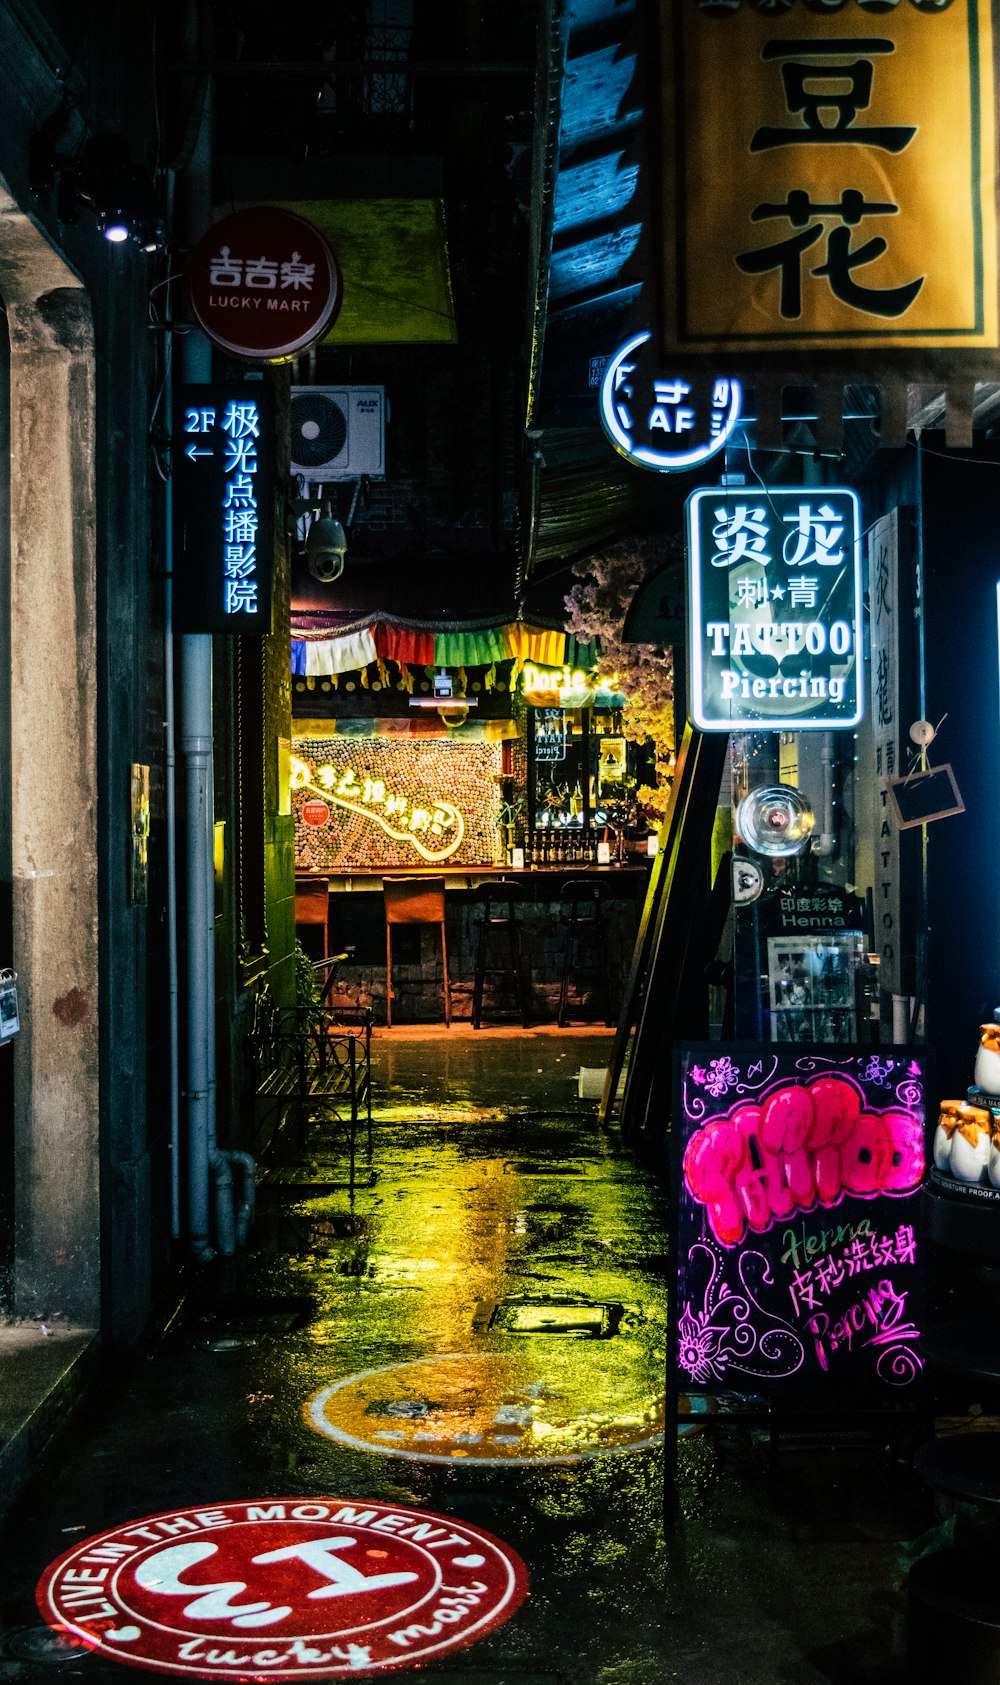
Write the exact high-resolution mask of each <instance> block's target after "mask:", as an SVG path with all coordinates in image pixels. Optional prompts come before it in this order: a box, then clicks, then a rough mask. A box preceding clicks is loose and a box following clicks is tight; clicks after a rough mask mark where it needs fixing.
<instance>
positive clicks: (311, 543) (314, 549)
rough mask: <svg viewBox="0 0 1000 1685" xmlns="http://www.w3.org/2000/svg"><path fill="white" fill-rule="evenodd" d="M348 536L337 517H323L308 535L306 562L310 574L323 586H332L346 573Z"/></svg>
mask: <svg viewBox="0 0 1000 1685" xmlns="http://www.w3.org/2000/svg"><path fill="white" fill-rule="evenodd" d="M346 555H347V536H346V534H345V532H344V529H343V527H342V526H341V524H340V522H339V521H338V520H337V519H336V517H335V516H331V515H321V516H320V517H319V518H318V520H314V521H312V522H311V523H310V526H309V531H308V532H307V533H306V561H307V562H308V564H309V572H310V573H311V574H312V576H313V578H314V579H318V580H319V581H320V582H321V583H322V584H323V585H330V584H332V582H333V580H335V579H339V578H340V575H341V574H342V573H343V571H344V558H345V556H346Z"/></svg>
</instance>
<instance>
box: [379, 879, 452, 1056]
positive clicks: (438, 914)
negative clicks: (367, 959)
mask: <svg viewBox="0 0 1000 1685" xmlns="http://www.w3.org/2000/svg"><path fill="white" fill-rule="evenodd" d="M382 892H383V896H384V899H385V1021H386V1023H387V1024H389V1025H391V1024H392V993H393V991H392V927H393V925H394V924H437V925H440V926H441V963H442V965H443V967H444V1021H445V1023H446V1024H450V1023H451V994H450V992H449V988H448V941H447V937H446V935H445V919H444V878H383V880H382Z"/></svg>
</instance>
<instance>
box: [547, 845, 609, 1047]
mask: <svg viewBox="0 0 1000 1685" xmlns="http://www.w3.org/2000/svg"><path fill="white" fill-rule="evenodd" d="M603 893H604V880H603V879H602V878H570V879H569V880H568V882H566V883H564V884H563V886H562V888H561V890H560V897H561V899H562V900H563V901H568V902H569V920H568V923H567V925H566V947H565V950H564V952H563V968H562V980H561V982H560V985H559V1016H558V1020H557V1021H558V1024H559V1027H560V1029H561V1028H562V1026H563V1025H564V1024H565V1022H566V1008H567V1004H568V1001H569V984H570V974H571V973H572V974H573V975H574V976H575V977H576V979H577V984H578V986H579V978H580V976H581V975H583V974H585V973H586V974H589V975H590V976H592V977H594V978H595V979H596V982H597V994H598V998H599V1000H600V1003H601V1010H602V1012H603V1014H604V1022H605V1023H606V1024H607V1025H609V1026H611V1025H613V1023H614V1020H613V1019H612V1017H611V979H610V977H609V975H608V942H607V931H606V930H605V926H604V915H603V909H602V905H601V903H602V897H603ZM588 947H589V948H590V959H589V960H588V961H587V963H584V953H585V952H586V949H587V948H588Z"/></svg>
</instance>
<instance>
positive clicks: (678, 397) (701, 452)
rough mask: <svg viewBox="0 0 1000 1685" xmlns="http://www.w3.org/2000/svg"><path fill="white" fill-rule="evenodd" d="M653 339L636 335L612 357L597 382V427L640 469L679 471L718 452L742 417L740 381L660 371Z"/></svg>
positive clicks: (663, 471) (617, 449)
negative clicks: (652, 351)
mask: <svg viewBox="0 0 1000 1685" xmlns="http://www.w3.org/2000/svg"><path fill="white" fill-rule="evenodd" d="M651 337H652V336H651V335H650V334H649V333H648V332H647V333H639V334H635V335H634V336H633V338H632V339H629V340H626V342H625V344H624V345H622V346H620V347H619V349H618V350H617V351H616V352H615V355H614V356H613V357H612V359H611V361H610V363H609V364H608V366H607V368H606V369H605V371H604V379H603V381H602V382H601V423H602V425H603V427H604V431H605V433H606V434H607V436H608V438H609V439H610V440H611V443H612V444H613V445H614V447H615V450H616V451H618V452H619V453H620V454H621V455H622V456H624V457H625V458H626V460H627V461H629V462H635V463H637V464H638V465H639V467H640V468H654V469H657V470H659V472H661V473H666V474H671V473H674V474H676V473H682V472H683V471H684V470H685V469H689V468H697V467H698V466H699V465H700V464H701V463H702V462H707V461H708V459H709V457H712V456H714V455H715V454H716V452H717V451H720V450H721V449H722V447H723V446H724V445H725V443H726V441H727V440H728V439H729V438H731V437H732V434H733V430H734V428H735V427H736V424H737V422H738V421H739V419H740V404H741V401H742V392H741V390H740V383H739V381H738V380H729V379H728V378H726V377H724V376H717V375H699V374H691V375H690V376H689V377H688V378H687V379H686V380H682V379H681V378H680V377H679V376H677V375H675V374H670V373H662V372H661V371H660V370H658V369H657V368H656V366H655V364H654V361H653V357H652V354H651V352H650V350H649V348H648V347H649V341H650V339H651Z"/></svg>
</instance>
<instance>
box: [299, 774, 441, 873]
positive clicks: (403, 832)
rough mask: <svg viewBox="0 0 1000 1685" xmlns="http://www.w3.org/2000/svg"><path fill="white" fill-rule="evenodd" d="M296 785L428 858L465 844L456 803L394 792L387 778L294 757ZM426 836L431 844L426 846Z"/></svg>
mask: <svg viewBox="0 0 1000 1685" xmlns="http://www.w3.org/2000/svg"><path fill="white" fill-rule="evenodd" d="M291 761H292V776H291V787H292V789H293V790H311V791H313V792H314V793H315V794H316V795H318V796H322V797H323V798H324V800H325V801H328V802H333V803H334V804H335V805H336V806H337V807H342V808H346V810H347V811H348V812H349V813H358V814H360V815H361V817H362V818H363V819H370V820H371V821H372V823H373V824H375V825H378V826H379V827H380V828H381V829H382V830H383V831H384V832H385V833H386V835H387V836H389V837H394V838H395V840H396V841H397V842H405V843H409V845H410V847H411V848H414V849H415V850H416V852H417V853H418V854H419V855H421V857H422V858H423V859H424V860H428V861H431V862H435V861H439V860H447V859H448V858H449V856H450V855H452V854H454V853H455V850H456V849H457V848H459V847H460V846H461V842H462V838H463V837H464V835H465V820H464V819H463V817H462V814H461V813H460V811H459V809H458V808H457V807H455V806H454V805H453V803H452V802H448V801H444V800H442V799H441V798H439V797H434V798H433V799H429V798H416V797H414V796H412V795H411V794H399V793H394V792H393V791H391V790H390V789H389V788H388V786H387V785H386V783H385V780H384V779H382V778H372V777H370V776H369V775H367V774H365V773H361V774H358V773H356V772H355V771H354V768H353V767H347V768H346V769H345V770H343V771H342V770H341V769H340V768H338V767H335V766H320V767H317V768H316V769H315V771H314V770H313V768H312V767H310V766H309V765H308V764H307V763H306V762H305V761H302V760H299V758H298V756H297V755H293V756H292V758H291ZM424 838H427V839H428V840H427V841H426V842H425V841H424V840H422V839H424Z"/></svg>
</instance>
